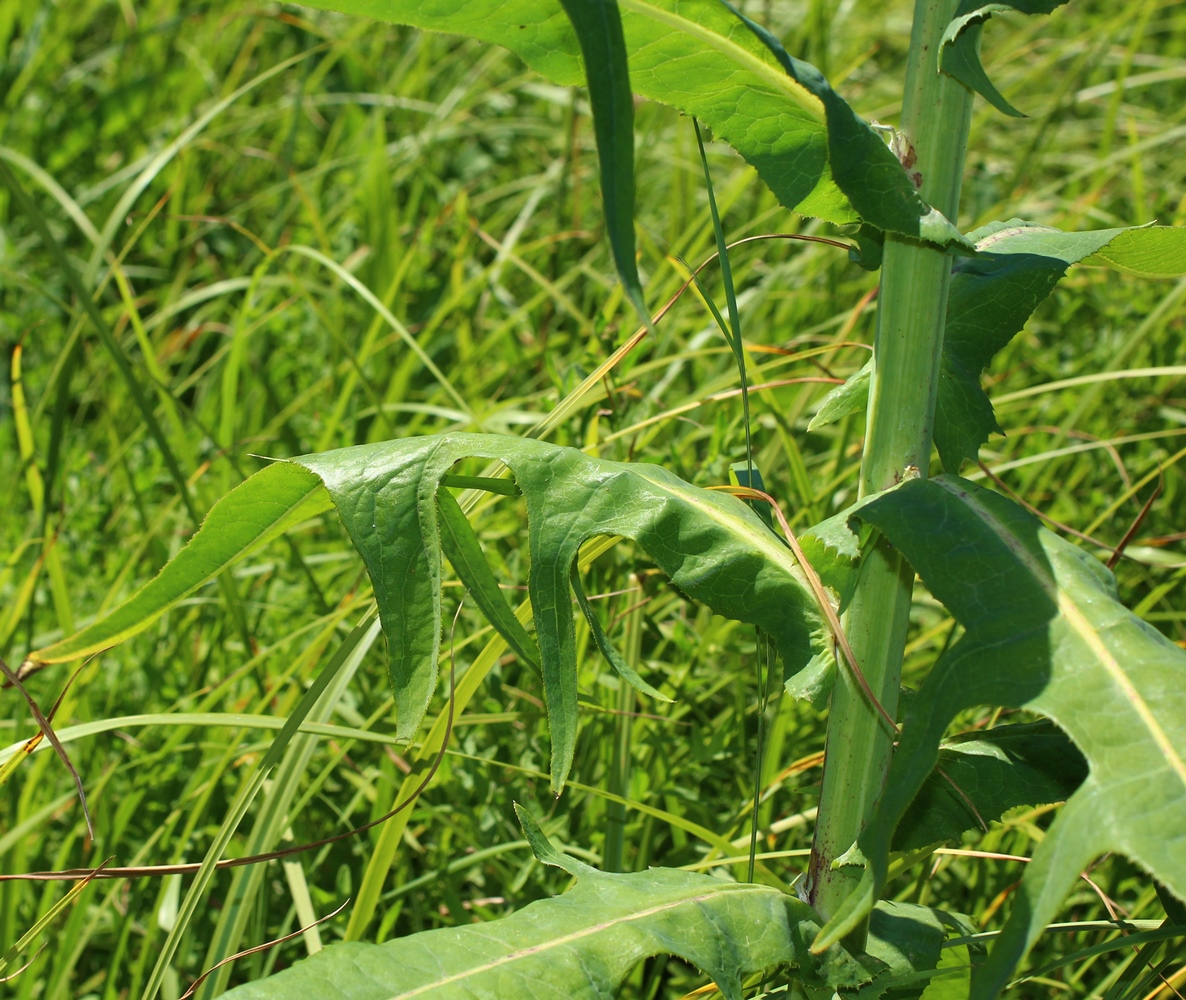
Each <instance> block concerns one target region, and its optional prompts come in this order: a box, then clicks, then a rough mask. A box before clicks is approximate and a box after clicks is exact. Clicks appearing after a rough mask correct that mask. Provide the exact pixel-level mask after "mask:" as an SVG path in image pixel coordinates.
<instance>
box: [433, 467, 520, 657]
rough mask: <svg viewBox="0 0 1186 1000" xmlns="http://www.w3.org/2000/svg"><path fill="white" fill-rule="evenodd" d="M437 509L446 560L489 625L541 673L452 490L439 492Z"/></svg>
mask: <svg viewBox="0 0 1186 1000" xmlns="http://www.w3.org/2000/svg"><path fill="white" fill-rule="evenodd" d="M450 478H451V477H449V476H446V477H445V482H446V483H448V480H449V479H450ZM437 506H438V508H439V510H440V515H441V549H442V551H443V552H444V553H445V558H446V559H448V560H449V562H450V563H451V564H452V566H453V569H454V570H456V571H457V575H458V576H459V577H461V582H462V583H464V584H465V586H466V589H467V590H468V591H469V593H470V595H471V596H472V597H473V598H474V601H475V602H476V603H477V605H478V607H479V608H481V609H482V614H484V615H485V616H486V619H487V621H489V622H490V624H491V625H493V626H494V628H495V630H496V631H497V632H498V634H499V635H501V636H502V637H503V638H504V639H505V640H506V641H507V645H508V646H510V647H511V649H512V650H514V652H515V655H516V656H518V657H519V659H521V660H522V661H523V662H524V663H526V664H528V665H529V666H531V667H534V668H535V670H536V671H537V672H538V671H539V670H540V665H539V650H538V647H537V646H536V645H535V643H534V642H532V640H531V636H529V635H528V634H527V629H525V628H524V627H523V626H522V625H521V624H520V623H519V619H518V618H516V617H515V612H514V611H513V610H512V609H511V606H510V605H509V604H507V601H506V598H505V597H503V596H502V591H501V590H500V589H499V587H498V581H497V580H495V579H494V574H493V573H491V572H490V567H489V565H488V564H487V563H486V557H485V555H483V554H482V546H481V544H480V543H479V542H478V536H477V535H475V534H474V529H473V528H471V527H470V523H469V518H467V517H466V516H465V512H464V511H463V510H462V509H461V507H460V506H459V505H458V503H457V501H456V500H455V499H454V498H453V494H452V493H450V492H449V491H448V490H444V489H442V490H439V491H438V492H437Z"/></svg>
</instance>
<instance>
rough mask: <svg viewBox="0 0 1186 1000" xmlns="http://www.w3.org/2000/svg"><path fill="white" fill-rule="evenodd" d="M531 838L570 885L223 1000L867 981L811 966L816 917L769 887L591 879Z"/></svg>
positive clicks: (315, 963) (342, 950)
mask: <svg viewBox="0 0 1186 1000" xmlns="http://www.w3.org/2000/svg"><path fill="white" fill-rule="evenodd" d="M534 833H535V835H536V836H535V837H534V838H533V846H534V847H536V849H537V850H539V851H540V852H541V860H544V861H545V862H547V863H549V864H556V865H559V866H560V867H563V868H565V869H566V870H568V871H570V872H572V873H573V874H576V875H577V876H578V882H577V884H576V886H575V887H574V888H573V889H571V890H570V891H569V892H567V893H565V894H564V895H563V896H557V897H555V898H554V899H547V900H541V901H538V902H535V903H531V904H529V905H528V906H525V907H524V908H523V909H521V910H518V911H516V912H515V913H513V914H511V915H510V916H509V917H505V918H503V919H501V920H496V921H491V922H489V923H484V924H469V925H465V926H461V927H456V928H445V929H441V930H431V931H425V932H422V933H420V934H413V935H411V936H409V937H405V938H398V939H396V940H394V941H388V942H386V943H384V944H380V945H374V944H358V943H348V944H335V945H331V946H330V947H328V948H326V949H324V950H323V951H320V952H318V953H317V954H316V955H314V956H313V957H312V958H309V959H306V960H305V961H302V962H298V963H297V964H296V965H294V966H293V967H292V968H290V969H286V970H285V971H283V972H281V973H279V974H278V975H275V976H272V977H271V978H269V979H265V980H262V981H260V982H256V983H251V984H248V985H246V986H240V987H238V988H237V989H234V990H231V991H230V992H229V993H226V994H225V996H226V998H227V1000H279V998H289V997H300V998H302V1000H404V998H409V1000H410V998H411V997H420V996H424V997H432V998H433V1000H508V998H515V1000H532V998H544V997H547V998H554V997H568V998H571V1000H604V998H606V997H610V996H615V995H617V990H618V987H619V986H620V985H621V983H622V981H623V979H625V977H626V975H627V974H628V973H629V972H630V970H631V969H632V968H634V966H635V965H637V964H638V963H639V962H641V961H642V960H644V959H646V958H648V957H650V956H653V955H676V956H678V957H680V958H682V959H683V960H685V961H687V962H690V963H692V964H693V965H695V966H697V967H698V968H700V969H701V970H703V971H704V972H705V973H706V974H707V975H709V976H711V977H712V979H713V980H714V981H715V982H716V984H717V986H718V987H719V988H720V990H721V992H722V993H723V994H724V995H725V997H726V998H728V1000H741V996H742V991H741V983H742V978H743V977H744V976H746V975H749V974H752V973H755V972H766V971H772V970H774V969H775V968H777V967H779V966H788V965H793V966H799V967H801V968H805V969H806V970H809V971H810V972H812V973H816V972H817V970H819V969H820V968H821V966H824V965H825V963H826V965H827V967H829V969H830V971H831V972H832V975H833V977H836V973H837V972H841V973H846V975H841V976H839V977H838V978H842V979H844V980H845V981H850V982H858V983H859V982H861V981H867V980H868V979H869V975H868V973H866V972H865V971H864V969H862V967H861V966H859V965H858V964H857V963H856V962H855V961H854V960H853V959H851V958H849V957H848V956H847V955H846V954H845V953H844V952H842V951H841V950H840V949H838V948H837V949H834V954H833V955H829V956H826V957H824V958H823V959H822V960H816V959H813V958H812V956H811V955H810V954H809V953H808V950H807V941H808V939H809V938H810V935H811V933H812V931H813V929H814V927H815V926H816V925H815V924H814V923H813V922H812V921H813V918H814V916H815V914H814V912H813V911H812V909H811V907H809V906H808V905H807V904H806V903H803V902H800V901H799V900H798V899H795V898H794V897H792V896H787V895H786V894H784V893H782V892H779V891H778V890H777V889H771V888H769V887H766V886H760V885H754V884H752V883H740V884H739V883H736V882H727V881H725V880H724V879H718V878H713V877H711V876H708V875H700V874H695V873H692V872H684V871H676V870H672V869H665V868H653V869H651V870H650V871H647V872H636V873H632V874H628V875H621V874H610V873H604V872H599V871H596V870H595V869H592V868H589V867H588V866H587V865H582V864H580V863H579V862H575V861H574V860H573V859H571V858H567V857H564V856H563V855H561V854H560V853H559V851H557V850H556V849H555V848H553V847H551V846H550V845H548V846H547V847H543V845H542V844H541V843H540V841H543V835H542V833H540V832H539V831H538V828H536V829H535V831H534ZM529 836H530V834H529ZM544 843H546V841H544ZM541 848H542V849H541Z"/></svg>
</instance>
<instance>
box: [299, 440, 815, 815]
mask: <svg viewBox="0 0 1186 1000" xmlns="http://www.w3.org/2000/svg"><path fill="white" fill-rule="evenodd" d="M469 457H476V458H487V459H499V460H501V461H502V462H504V463H505V464H506V465H507V466H508V467H509V468H510V469H511V472H512V473H513V475H514V477H515V480H516V482H517V484H518V486H519V489H520V490H521V491H522V493H523V496H524V499H525V501H526V505H527V519H528V532H529V547H530V553H531V575H530V578H529V580H528V584H529V589H530V594H531V601H532V608H533V609H534V615H535V625H536V639H537V642H538V644H539V649H540V654H541V663H542V666H543V674H544V692H545V697H546V701H547V706H548V715H549V721H550V726H551V733H552V780H553V785H554V788H555V790H556V791H557V792H558V791H559V790H560V789H561V788H562V787H563V784H564V779H565V777H566V776H567V774H568V770H569V767H570V765H571V762H572V756H573V751H574V749H575V746H576V727H577V691H576V647H575V639H574V629H573V614H572V600H571V569H572V565H573V563H574V561H575V560H576V557H577V553H578V550H579V549H580V546H581V545H582V544H583V543H584V542H585V541H586V540H588V539H590V538H593V537H595V536H598V535H622V536H625V537H627V538H631V539H634V540H635V541H637V542H638V543H639V545H640V546H641V547H642V548H643V549H644V550H645V551H646V552H647V553H648V554H649V555H650V556H651V558H652V559H654V560H655V562H656V563H657V564H658V565H659V567H660V568H661V569H662V570H663V571H664V572H665V573H667V575H668V576H669V577H671V579H672V582H673V583H675V585H676V586H677V587H679V588H680V589H681V590H682V591H683V592H684V593H686V594H687V595H688V596H689V597H691V598H693V599H695V600H699V601H703V602H704V603H705V604H707V605H708V606H709V607H711V608H712V609H713V610H714V611H716V612H717V613H719V614H722V615H725V616H727V617H730V618H734V619H736V620H738V621H745V622H749V623H751V624H754V625H757V626H758V627H760V628H762V629H763V630H764V631H766V632H767V633H768V634H769V635H770V636H771V637H772V638H773V639H774V641H775V644H776V645H777V647H778V650H779V652H780V653H781V654H782V656H783V659H784V661H785V663H786V664H787V669H788V670H789V671H794V670H796V669H798V668H799V667H800V666H801V665H802V664H804V663H806V662H807V661H808V660H809V659H810V658H811V656H812V654H813V653H814V652H817V651H819V650H821V649H823V648H824V647H825V646H826V644H827V637H828V635H829V633H828V629H827V625H826V623H825V621H824V619H823V616H822V614H821V612H820V610H819V608H818V606H817V604H816V602H815V599H814V597H813V596H812V593H811V590H810V589H809V587H808V585H807V583H806V582H805V580H804V578H803V576H802V573H801V571H800V569H799V567H798V566H797V564H796V563H795V560H794V557H793V556H792V554H791V552H790V550H789V549H787V547H786V546H784V545H783V544H782V543H781V542H780V541H779V539H778V537H777V536H775V535H774V534H772V533H771V532H770V530H769V529H768V528H767V527H766V526H765V525H764V524H763V523H762V521H761V520H760V519H759V518H758V516H757V515H756V514H755V513H754V512H753V511H751V510H750V509H749V508H748V507H747V506H746V505H745V504H744V503H743V502H742V501H740V500H737V499H736V498H734V497H731V496H728V495H727V494H723V493H718V492H713V491H708V490H701V489H698V488H696V487H694V486H691V485H689V484H688V483H685V482H684V481H683V480H681V479H679V478H678V477H676V476H674V475H672V474H671V473H669V472H667V471H666V470H665V469H662V468H660V467H659V466H655V465H646V464H623V463H618V462H607V461H603V460H601V459H595V458H590V457H589V456H587V455H585V454H583V453H582V452H579V451H576V450H574V449H572V448H562V447H558V446H556V445H551V444H545V443H543V442H540V441H533V440H526V439H522V438H513V437H501V436H497V435H479V434H443V435H438V436H434V437H423V438H408V439H404V440H399V441H390V442H385V443H382V444H375V445H364V446H361V447H357V448H344V449H342V450H340V451H332V452H327V453H325V454H322V455H310V456H305V457H303V458H300V459H297V460H296V461H297V462H298V463H299V464H300V465H302V466H304V467H305V468H306V469H308V470H310V471H311V472H313V473H316V475H318V476H319V477H320V478H321V480H322V481H323V482H324V483H325V485H326V487H327V488H328V489H329V493H330V495H331V496H332V497H333V501H334V504H335V506H336V507H337V510H338V514H339V516H340V517H341V519H342V523H343V524H344V525H345V526H346V530H347V531H348V532H349V533H350V536H351V538H352V539H353V541H354V544H355V546H356V547H357V548H358V549H359V551H360V552H361V553H362V557H363V561H364V562H365V563H366V566H367V569H368V571H369V572H370V575H371V581H372V583H373V585H374V589H375V597H376V599H377V601H378V604H379V614H380V617H381V618H382V621H383V627H384V631H385V632H386V634H387V641H388V653H389V658H390V669H391V680H392V685H393V687H394V689H395V697H396V711H397V731H398V734H399V735H400V736H401V738H411V736H412V735H413V734H414V733H415V732H416V729H417V728H418V727H419V725H420V721H421V719H422V718H423V716H424V712H425V710H426V708H427V706H428V700H429V698H430V697H431V694H432V692H433V690H434V689H435V686H436V675H437V658H438V655H439V652H440V634H441V596H440V572H441V562H440V544H441V543H440V529H439V518H438V506H437V496H438V494H439V489H440V483H441V481H442V480H443V479H444V477H445V476H446V475H447V474H448V473H449V471H450V470H451V468H452V466H453V465H454V463H456V462H457V461H459V460H460V459H462V458H469ZM819 571H820V572H822V573H825V574H827V573H828V572H830V568H829V567H828V566H827V565H825V566H823V567H820V568H819Z"/></svg>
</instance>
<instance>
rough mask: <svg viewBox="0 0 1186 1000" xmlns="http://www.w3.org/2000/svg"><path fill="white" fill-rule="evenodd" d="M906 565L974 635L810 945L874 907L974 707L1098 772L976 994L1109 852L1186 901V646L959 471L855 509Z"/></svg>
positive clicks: (913, 721) (923, 706) (906, 735)
mask: <svg viewBox="0 0 1186 1000" xmlns="http://www.w3.org/2000/svg"><path fill="white" fill-rule="evenodd" d="M857 516H858V517H859V518H860V519H861V520H863V521H867V522H868V523H870V524H872V525H874V526H875V527H877V528H878V529H879V530H880V531H881V532H883V533H884V535H885V536H886V537H887V538H888V539H889V541H890V542H891V543H892V544H893V545H894V546H896V547H897V548H898V549H899V550H900V551H902V552H903V554H904V555H905V556H906V557H907V558H908V559H909V560H910V562H911V564H912V565H913V566H914V568H915V569H916V570H917V571H918V573H919V575H920V576H921V577H922V579H923V581H924V582H925V583H926V585H927V586H928V588H929V589H930V590H931V592H932V593H933V594H934V595H935V596H936V597H938V598H939V599H940V600H941V601H942V602H943V603H944V604H945V605H946V606H947V608H948V609H949V610H950V611H951V613H952V614H953V615H954V616H955V618H956V619H957V620H958V621H959V622H960V623H961V624H962V625H963V626H964V628H965V629H966V633H965V635H964V636H963V637H962V638H961V639H960V640H959V641H958V642H956V644H955V645H954V646H952V648H951V649H950V650H948V651H947V652H946V653H945V654H944V655H943V656H942V657H941V658H940V660H939V662H938V663H937V664H936V665H935V667H934V668H933V670H932V672H931V674H930V676H929V677H928V678H927V680H926V682H925V683H924V684H923V687H922V689H921V690H920V691H919V693H918V695H917V696H916V697H915V699H914V700H913V702H912V704H911V707H910V709H909V711H908V713H907V716H906V721H905V724H904V726H903V729H902V736H901V742H900V745H899V747H898V750H897V752H896V753H895V755H894V758H893V763H892V764H891V766H890V772H889V775H888V777H887V779H886V785H885V791H884V792H883V795H882V798H881V801H880V803H879V805H878V808H877V810H876V812H875V814H874V819H873V822H872V823H871V824H870V827H869V828H868V829H867V830H866V832H865V834H863V835H862V837H861V846H862V849H863V851H864V854H865V856H866V857H867V858H868V860H869V867H868V869H867V870H866V872H865V874H864V876H863V878H862V881H861V883H860V885H859V887H858V889H857V890H856V891H855V892H854V893H853V894H852V895H851V896H849V898H848V899H847V900H846V902H845V903H844V905H843V906H842V907H841V909H840V912H839V913H837V915H836V917H835V918H834V919H833V920H832V921H831V922H830V923H829V924H828V926H827V927H825V929H824V932H823V934H822V935H821V936H820V938H818V939H817V941H816V943H815V945H814V946H817V947H820V948H823V947H826V946H827V945H828V944H829V943H831V942H835V941H837V940H839V939H840V938H841V937H843V936H844V935H845V934H846V933H847V932H848V931H849V930H851V929H852V928H853V927H855V926H857V924H859V922H860V920H861V919H862V915H863V914H865V913H867V912H869V910H870V908H871V907H872V904H873V900H874V898H875V897H876V893H877V890H878V888H879V886H880V884H881V881H882V879H883V878H884V874H885V871H886V859H887V857H888V853H889V849H890V844H891V839H892V836H893V832H894V829H895V828H896V827H897V825H898V824H899V822H900V821H901V819H902V817H903V815H904V814H905V811H906V810H907V808H909V806H910V804H911V802H912V801H913V800H914V797H915V795H916V794H917V792H918V790H919V788H920V787H921V786H922V784H923V782H924V781H925V780H926V779H927V776H928V775H929V774H930V772H931V770H932V769H933V767H934V765H935V761H936V759H937V754H938V747H939V742H940V740H941V738H942V735H943V731H944V729H945V728H946V726H947V724H948V723H949V722H950V721H951V719H953V718H954V717H955V716H956V715H957V714H958V713H959V712H961V711H963V710H965V709H967V708H970V707H973V706H976V705H1006V706H1011V707H1016V708H1025V709H1027V710H1029V711H1032V712H1037V713H1039V714H1041V715H1044V716H1046V717H1048V718H1050V719H1052V720H1054V721H1055V722H1056V723H1057V724H1058V725H1059V727H1060V728H1062V729H1063V730H1064V731H1065V732H1066V733H1067V735H1068V736H1069V737H1070V738H1071V739H1072V740H1073V741H1074V742H1075V744H1076V746H1077V747H1078V748H1079V749H1080V751H1081V752H1082V754H1083V756H1084V757H1085V758H1086V760H1087V763H1088V767H1089V769H1090V771H1089V774H1088V776H1087V778H1086V780H1085V781H1084V782H1083V784H1082V785H1081V786H1080V787H1079V788H1078V790H1077V791H1076V792H1075V793H1074V794H1073V795H1072V796H1071V797H1070V799H1069V800H1068V801H1067V804H1066V806H1065V807H1064V808H1063V809H1062V811H1061V812H1060V814H1059V816H1058V818H1057V819H1056V820H1055V822H1054V824H1053V825H1052V826H1051V827H1050V829H1049V831H1048V832H1047V834H1046V837H1045V839H1044V840H1043V841H1042V843H1041V845H1040V846H1039V847H1038V850H1037V852H1036V853H1035V855H1034V857H1033V860H1032V861H1031V863H1030V864H1029V865H1028V866H1027V868H1026V872H1025V875H1024V877H1023V878H1022V881H1021V885H1020V887H1019V889H1018V891H1017V893H1016V894H1015V897H1014V900H1013V903H1012V908H1011V911H1010V914H1009V918H1008V920H1007V922H1006V924H1005V927H1004V929H1003V931H1002V933H1001V936H1000V937H999V938H998V940H997V942H996V945H995V946H994V948H993V950H992V951H991V953H990V954H989V957H988V961H987V963H986V965H985V966H983V967H982V968H979V969H977V970H976V972H975V974H974V976H973V997H974V998H975V1000H989V998H991V997H994V996H996V995H997V993H998V992H999V991H1000V990H1001V988H1002V987H1003V986H1004V985H1005V983H1006V982H1007V981H1008V979H1009V976H1010V974H1011V973H1012V970H1013V969H1014V968H1015V967H1016V965H1017V963H1018V962H1019V961H1020V960H1021V959H1022V958H1023V957H1024V955H1025V954H1026V952H1027V951H1028V950H1029V948H1030V946H1031V945H1032V944H1033V942H1034V940H1035V939H1036V938H1037V936H1038V935H1039V934H1040V933H1041V931H1042V928H1043V927H1045V925H1046V924H1047V923H1049V922H1050V920H1051V918H1052V917H1053V916H1054V915H1055V913H1056V912H1057V910H1058V907H1059V904H1060V903H1061V901H1062V899H1063V897H1064V896H1065V895H1066V893H1067V892H1068V890H1069V889H1070V888H1071V886H1072V885H1073V884H1074V882H1075V880H1076V879H1077V878H1078V875H1079V873H1080V872H1081V871H1082V870H1083V869H1084V868H1085V867H1086V866H1087V865H1089V864H1090V863H1091V862H1092V861H1093V860H1094V859H1095V858H1096V857H1098V856H1099V855H1101V854H1103V853H1105V852H1109V851H1115V852H1117V853H1121V854H1124V855H1126V856H1127V857H1129V858H1132V859H1133V860H1134V861H1136V862H1137V863H1138V864H1139V865H1140V866H1141V867H1142V868H1144V869H1145V870H1146V871H1148V872H1150V873H1152V874H1153V875H1154V876H1155V877H1156V878H1157V879H1158V880H1160V881H1161V882H1162V883H1163V884H1164V885H1165V886H1166V887H1167V888H1168V889H1169V890H1170V891H1171V892H1172V893H1174V895H1176V896H1177V897H1179V898H1183V897H1186V761H1184V758H1186V653H1184V652H1183V651H1182V650H1181V649H1180V648H1179V647H1177V646H1176V645H1174V644H1173V643H1172V642H1170V641H1169V640H1168V639H1166V638H1165V637H1164V636H1163V635H1161V633H1159V632H1157V631H1156V630H1155V629H1153V628H1151V627H1150V626H1148V625H1146V624H1145V623H1144V622H1142V621H1141V620H1140V619H1138V618H1137V617H1136V616H1135V615H1133V614H1132V613H1131V612H1129V611H1128V610H1127V609H1125V608H1124V607H1123V606H1122V605H1121V604H1120V603H1119V601H1118V600H1117V597H1116V587H1115V581H1114V579H1113V577H1112V575H1111V573H1110V572H1108V571H1107V570H1106V569H1104V567H1103V566H1102V565H1100V563H1098V562H1097V561H1096V560H1095V559H1093V558H1092V557H1091V556H1089V555H1086V554H1085V553H1083V552H1082V551H1081V550H1079V549H1078V548H1076V547H1075V546H1073V545H1071V544H1070V543H1069V542H1066V541H1064V540H1063V539H1061V538H1059V537H1058V536H1057V535H1055V534H1054V533H1052V532H1050V531H1047V530H1046V529H1045V528H1043V527H1042V526H1041V524H1040V523H1039V522H1038V521H1037V520H1036V519H1035V518H1033V517H1032V516H1031V515H1029V514H1028V513H1026V512H1025V511H1024V510H1022V509H1021V508H1020V507H1018V506H1017V505H1016V504H1014V503H1013V502H1011V501H1010V500H1008V499H1006V498H1004V497H1001V496H999V495H997V494H995V493H992V492H990V491H988V490H984V489H981V488H979V487H976V486H974V485H972V484H971V483H968V482H967V481H965V480H962V479H959V478H957V477H955V476H939V477H937V478H935V479H929V480H921V479H919V480H912V481H908V482H906V483H904V484H903V485H902V486H901V487H900V488H898V489H897V490H894V491H892V492H889V493H887V494H884V495H882V496H880V497H878V498H877V499H876V500H874V501H873V502H871V503H869V504H868V505H866V506H865V507H863V508H862V509H861V510H860V512H859V513H858V515H857Z"/></svg>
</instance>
